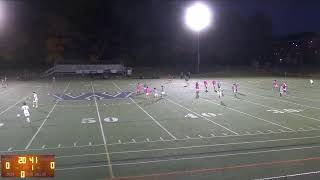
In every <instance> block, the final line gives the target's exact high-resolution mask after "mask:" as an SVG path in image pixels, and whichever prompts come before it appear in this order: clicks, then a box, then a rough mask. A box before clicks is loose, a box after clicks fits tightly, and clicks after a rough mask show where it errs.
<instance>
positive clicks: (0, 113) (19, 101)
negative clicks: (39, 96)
mask: <svg viewBox="0 0 320 180" xmlns="http://www.w3.org/2000/svg"><path fill="white" fill-rule="evenodd" d="M39 89H40V88H38V89H37V90H36V91H39ZM30 95H31V94H30ZM30 95H28V96H25V97H23V98H21V99H20V100H18V101H17V102H16V103H14V104H13V105H11V106H9V107H8V108H7V109H5V110H3V111H2V112H0V116H1V115H2V114H3V113H5V112H7V111H8V110H10V109H11V108H13V107H15V106H16V105H17V104H19V103H21V102H22V101H24V100H26V99H27V98H28V97H29V96H30Z"/></svg>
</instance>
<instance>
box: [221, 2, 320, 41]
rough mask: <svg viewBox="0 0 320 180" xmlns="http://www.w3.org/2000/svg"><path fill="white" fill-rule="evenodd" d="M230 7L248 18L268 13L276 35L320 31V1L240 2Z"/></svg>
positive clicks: (232, 3)
mask: <svg viewBox="0 0 320 180" xmlns="http://www.w3.org/2000/svg"><path fill="white" fill-rule="evenodd" d="M228 5H230V6H229V7H230V8H231V9H235V10H237V11H238V12H240V13H241V14H243V15H246V16H248V15H252V14H253V13H255V12H257V11H260V12H264V13H266V14H267V15H269V16H270V17H271V18H272V24H273V33H274V34H275V35H285V34H291V33H299V32H319V31H320V23H319V18H320V11H319V7H320V1H318V0H240V1H230V3H228ZM228 5H226V6H223V7H228Z"/></svg>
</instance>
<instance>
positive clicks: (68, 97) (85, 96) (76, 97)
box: [53, 92, 133, 101]
mask: <svg viewBox="0 0 320 180" xmlns="http://www.w3.org/2000/svg"><path fill="white" fill-rule="evenodd" d="M132 94H133V92H118V93H115V94H108V93H106V92H103V93H81V94H71V93H66V94H53V97H54V98H55V99H56V100H63V101H84V100H93V99H94V98H97V99H100V100H103V99H105V100H108V99H125V98H128V97H130V96H131V95H132Z"/></svg>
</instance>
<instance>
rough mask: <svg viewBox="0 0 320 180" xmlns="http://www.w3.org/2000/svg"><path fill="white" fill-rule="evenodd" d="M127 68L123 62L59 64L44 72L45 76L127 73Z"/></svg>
mask: <svg viewBox="0 0 320 180" xmlns="http://www.w3.org/2000/svg"><path fill="white" fill-rule="evenodd" d="M125 72H126V68H125V67H124V66H123V65H122V64H98V65H86V64H58V65H55V66H54V67H52V68H50V69H48V70H46V71H45V72H44V77H46V76H51V75H55V74H59V75H77V74H79V75H86V74H125Z"/></svg>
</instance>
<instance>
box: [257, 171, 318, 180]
mask: <svg viewBox="0 0 320 180" xmlns="http://www.w3.org/2000/svg"><path fill="white" fill-rule="evenodd" d="M319 173H320V171H313V172H305V173H298V174H287V175H283V176H273V177H267V178H259V179H255V180H270V179H286V178H290V177H297V176H305V175H311V174H319Z"/></svg>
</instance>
